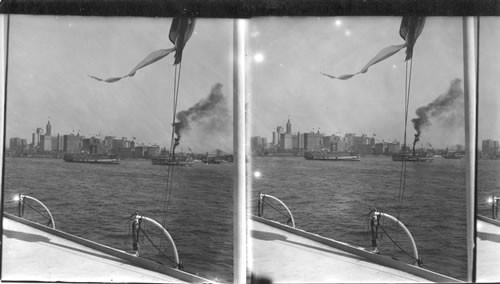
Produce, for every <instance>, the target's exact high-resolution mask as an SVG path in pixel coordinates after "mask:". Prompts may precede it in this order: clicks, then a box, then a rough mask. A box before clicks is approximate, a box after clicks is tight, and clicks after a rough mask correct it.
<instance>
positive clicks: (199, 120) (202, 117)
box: [173, 83, 231, 151]
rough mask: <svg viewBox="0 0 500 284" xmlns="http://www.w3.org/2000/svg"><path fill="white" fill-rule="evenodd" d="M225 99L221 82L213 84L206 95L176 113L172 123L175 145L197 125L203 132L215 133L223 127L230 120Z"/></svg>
mask: <svg viewBox="0 0 500 284" xmlns="http://www.w3.org/2000/svg"><path fill="white" fill-rule="evenodd" d="M229 117H230V115H229V110H228V107H227V100H226V97H225V96H224V94H223V93H222V84H219V83H217V84H215V86H213V87H212V90H211V92H210V94H209V95H208V97H206V98H204V99H202V100H200V101H199V102H197V103H196V104H195V105H193V106H192V107H190V108H188V109H187V110H183V111H180V112H179V113H177V115H176V119H177V121H176V122H175V123H174V125H173V126H174V132H175V135H176V138H175V144H174V151H175V147H177V145H179V143H180V139H181V136H182V135H183V134H184V133H186V132H187V131H189V130H191V129H192V128H193V126H195V125H197V126H199V127H202V128H203V129H204V131H203V132H204V133H207V132H208V133H213V134H214V135H217V132H218V130H220V129H225V128H226V127H227V125H228V124H230V123H231V121H230V118H229Z"/></svg>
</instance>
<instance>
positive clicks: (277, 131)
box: [276, 126, 283, 145]
mask: <svg viewBox="0 0 500 284" xmlns="http://www.w3.org/2000/svg"><path fill="white" fill-rule="evenodd" d="M281 133H283V127H281V126H277V127H276V139H277V141H276V145H280V139H281Z"/></svg>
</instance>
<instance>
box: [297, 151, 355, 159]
mask: <svg viewBox="0 0 500 284" xmlns="http://www.w3.org/2000/svg"><path fill="white" fill-rule="evenodd" d="M304 158H305V159H306V160H320V161H360V158H359V155H358V154H356V153H353V152H324V151H321V152H319V151H318V152H306V153H305V154H304Z"/></svg>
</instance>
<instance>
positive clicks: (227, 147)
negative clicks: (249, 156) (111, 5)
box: [6, 15, 233, 152]
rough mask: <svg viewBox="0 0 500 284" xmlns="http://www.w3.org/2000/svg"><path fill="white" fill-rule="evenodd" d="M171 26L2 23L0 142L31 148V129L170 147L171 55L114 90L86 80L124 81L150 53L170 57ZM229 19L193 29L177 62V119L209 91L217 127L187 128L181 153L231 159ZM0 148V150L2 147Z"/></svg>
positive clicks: (69, 19) (46, 20) (111, 20)
mask: <svg viewBox="0 0 500 284" xmlns="http://www.w3.org/2000/svg"><path fill="white" fill-rule="evenodd" d="M170 24H171V18H140V17H78V16H37V15H12V16H11V20H10V39H9V44H10V45H9V58H8V60H9V65H8V79H7V80H8V83H7V96H6V109H7V111H6V114H7V115H6V137H7V138H11V137H21V138H25V139H27V140H28V143H31V134H32V133H33V132H34V131H35V129H36V128H37V127H41V128H43V129H44V130H45V126H46V124H47V122H48V121H49V120H50V123H51V126H52V134H53V135H54V134H56V135H57V133H59V134H70V133H75V134H76V133H78V132H79V133H80V135H84V136H87V137H91V136H97V135H100V136H99V137H101V138H104V136H116V137H117V138H121V137H127V138H128V139H129V140H132V138H133V137H135V138H136V140H135V141H136V142H137V143H139V144H141V143H144V144H145V145H152V144H157V145H160V146H167V145H170V137H171V131H172V127H171V124H172V117H173V115H172V114H173V88H174V85H173V82H174V65H173V62H174V60H173V54H171V55H169V56H167V57H165V58H163V59H162V60H160V61H158V62H156V63H154V64H152V65H150V66H147V67H145V68H143V69H141V70H139V71H137V73H136V75H135V76H134V77H130V78H125V79H123V80H121V81H118V82H116V83H112V84H109V83H104V82H99V81H96V80H93V79H91V78H90V77H89V75H92V76H97V77H101V78H109V77H114V76H122V75H125V74H127V73H128V72H129V71H130V70H131V69H132V68H133V67H135V66H136V64H138V63H139V62H140V61H141V60H142V59H143V58H145V57H146V56H147V55H148V54H150V53H151V52H153V51H155V50H158V49H166V48H171V47H173V44H172V43H171V42H170V41H169V39H168V33H169V30H170ZM232 36H233V22H232V20H231V19H198V20H197V22H196V26H195V29H194V33H193V35H192V36H191V38H190V39H189V41H188V42H187V45H186V47H185V49H184V52H183V61H182V69H181V79H180V82H181V83H180V89H179V99H178V106H177V112H180V111H182V110H187V109H189V108H190V107H192V106H193V105H195V104H196V103H198V102H200V101H202V100H204V99H206V98H207V97H208V96H209V94H210V93H211V92H212V89H213V88H214V87H215V86H218V84H221V85H222V87H220V88H219V89H218V91H217V92H219V93H221V94H222V95H223V97H224V99H223V100H222V102H221V104H222V105H220V106H219V107H218V111H223V112H225V114H226V119H225V120H224V121H222V122H221V123H223V125H222V126H221V125H219V126H218V127H215V128H214V129H212V128H211V125H210V122H211V121H208V120H201V121H200V122H199V123H194V124H191V129H190V130H188V131H185V132H184V133H183V135H182V139H181V144H180V146H179V147H181V149H182V150H184V151H187V150H188V147H189V148H190V149H192V150H193V151H194V152H205V151H210V152H211V151H215V149H221V150H223V151H228V152H230V151H232V146H233V142H232V141H233V140H232V139H233V136H232V133H233V132H232V109H233V108H232V101H233V99H232V97H233V90H232V87H233V83H232V61H233V58H232V56H233V55H232V50H233V48H232V42H233V41H232ZM7 141H8V140H7Z"/></svg>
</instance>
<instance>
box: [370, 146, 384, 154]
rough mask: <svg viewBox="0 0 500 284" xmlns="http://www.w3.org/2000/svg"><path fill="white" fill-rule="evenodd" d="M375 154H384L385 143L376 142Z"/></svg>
mask: <svg viewBox="0 0 500 284" xmlns="http://www.w3.org/2000/svg"><path fill="white" fill-rule="evenodd" d="M373 154H374V155H382V154H384V143H375V146H374V147H373Z"/></svg>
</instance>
